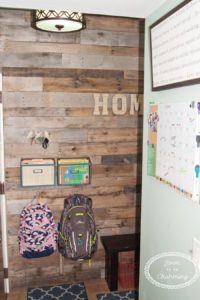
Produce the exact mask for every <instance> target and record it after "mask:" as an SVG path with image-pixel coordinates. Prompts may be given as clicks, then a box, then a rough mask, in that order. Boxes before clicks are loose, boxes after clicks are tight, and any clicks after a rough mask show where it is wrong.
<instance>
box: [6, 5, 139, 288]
mask: <svg viewBox="0 0 200 300" xmlns="http://www.w3.org/2000/svg"><path fill="white" fill-rule="evenodd" d="M86 22H87V29H85V30H84V31H81V32H76V33H67V34H55V33H54V34H53V33H45V32H40V31H36V30H34V29H32V28H31V27H30V12H28V11H14V10H0V28H1V33H0V67H1V68H2V74H3V93H2V99H3V104H4V132H5V155H6V157H5V163H6V197H7V209H8V233H9V262H10V263H9V277H10V279H11V286H12V287H14V286H21V285H23V286H24V285H29V286H31V285H35V284H38V285H41V284H48V283H52V282H59V283H61V282H70V281H80V280H85V279H87V278H98V277H100V276H102V274H103V271H104V251H103V249H102V245H101V243H99V248H98V251H97V253H96V255H95V257H94V259H93V260H92V264H91V266H89V264H88V262H82V263H80V262H73V261H70V260H65V262H64V275H60V273H59V264H60V257H59V254H58V252H56V253H55V254H53V255H52V256H51V257H46V258H41V259H33V260H27V259H24V258H22V257H20V255H19V250H18V240H17V232H18V228H19V215H20V212H21V210H22V208H23V207H24V206H25V205H26V204H27V203H28V202H29V201H30V200H31V199H32V198H33V197H34V196H35V195H36V194H37V192H38V191H39V192H40V193H41V194H42V196H43V197H46V198H47V203H48V205H49V207H50V208H51V209H52V211H53V213H54V216H55V220H56V221H58V220H59V217H60V213H61V210H62V208H63V199H64V197H66V196H67V195H69V194H70V193H74V192H77V193H85V194H87V195H89V196H91V197H92V199H93V207H94V213H95V218H96V224H97V228H98V233H99V236H101V235H110V234H120V233H130V232H136V231H138V230H139V220H140V187H141V151H142V94H143V27H144V26H143V25H144V24H143V20H137V19H128V18H119V17H105V16H92V15H87V16H86ZM96 93H97V94H100V96H102V94H103V93H106V94H109V99H108V106H109V109H108V111H109V114H108V115H105V116H102V115H99V116H94V115H93V111H94V94H96ZM116 94H123V95H126V98H127V104H128V109H127V112H126V114H124V115H121V116H116V115H114V114H113V112H112V98H113V96H114V95H116ZM131 95H140V112H139V113H138V112H135V114H134V115H130V113H129V107H130V99H131ZM30 130H34V131H43V130H47V131H49V133H50V135H51V142H50V145H49V147H48V149H47V150H44V149H43V148H42V147H41V145H36V144H33V145H31V144H30V142H29V141H28V139H27V134H28V132H29V131H30ZM84 156H90V158H91V160H92V183H91V184H90V185H88V186H84V187H76V188H75V187H51V188H21V187H20V168H19V166H20V159H21V158H29V157H30V158H31V157H36V158H40V157H41V158H45V157H54V158H58V157H63V158H64V157H84ZM0 274H1V272H0ZM0 281H1V280H0Z"/></svg>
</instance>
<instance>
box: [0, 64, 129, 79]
mask: <svg viewBox="0 0 200 300" xmlns="http://www.w3.org/2000/svg"><path fill="white" fill-rule="evenodd" d="M2 74H3V76H5V77H8V76H12V77H14V76H16V77H43V78H44V77H60V78H63V77H64V78H76V79H77V78H81V77H92V78H102V77H103V78H124V71H116V70H102V69H101V70H91V69H70V68H56V69H54V68H51V67H50V66H49V67H48V68H46V69H45V68H35V67H29V68H21V67H18V68H17V67H10V68H7V67H4V68H3V69H2Z"/></svg>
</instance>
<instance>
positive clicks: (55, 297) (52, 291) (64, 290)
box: [27, 282, 88, 300]
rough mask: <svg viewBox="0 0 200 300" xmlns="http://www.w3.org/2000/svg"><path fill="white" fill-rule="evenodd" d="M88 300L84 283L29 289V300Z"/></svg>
mask: <svg viewBox="0 0 200 300" xmlns="http://www.w3.org/2000/svg"><path fill="white" fill-rule="evenodd" d="M51 299H52V300H87V299H88V297H87V294H86V290H85V286H84V283H82V282H80V283H76V284H62V285H57V286H48V287H39V288H28V294H27V300H51Z"/></svg>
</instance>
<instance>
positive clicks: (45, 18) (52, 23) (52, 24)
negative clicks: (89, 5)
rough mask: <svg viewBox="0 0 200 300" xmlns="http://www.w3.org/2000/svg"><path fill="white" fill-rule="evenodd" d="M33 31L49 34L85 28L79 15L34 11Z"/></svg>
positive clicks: (64, 12)
mask: <svg viewBox="0 0 200 300" xmlns="http://www.w3.org/2000/svg"><path fill="white" fill-rule="evenodd" d="M32 26H33V27H34V28H35V29H38V30H42V31H49V32H72V31H79V30H81V29H84V28H85V20H84V17H83V15H82V14H81V13H77V12H67V11H55V10H35V11H34V12H33V24H32Z"/></svg>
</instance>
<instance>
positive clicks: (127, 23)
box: [85, 15, 144, 34]
mask: <svg viewBox="0 0 200 300" xmlns="http://www.w3.org/2000/svg"><path fill="white" fill-rule="evenodd" d="M85 18H86V23H87V29H90V30H96V29H101V30H107V31H120V32H136V33H143V32H144V20H142V19H133V18H120V17H117V18H116V17H111V16H98V22H97V19H96V16H92V15H86V16H85ZM122 34H123V33H122Z"/></svg>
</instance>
